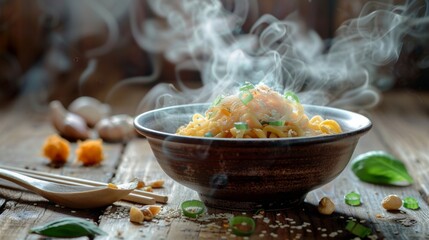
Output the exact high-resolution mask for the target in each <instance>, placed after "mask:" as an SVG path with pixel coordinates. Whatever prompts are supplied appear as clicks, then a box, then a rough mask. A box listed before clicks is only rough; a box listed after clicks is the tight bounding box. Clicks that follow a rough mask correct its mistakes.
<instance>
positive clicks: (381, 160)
mask: <svg viewBox="0 0 429 240" xmlns="http://www.w3.org/2000/svg"><path fill="white" fill-rule="evenodd" d="M351 169H352V171H353V172H354V174H355V175H356V176H357V177H358V178H359V179H360V180H361V181H364V182H369V183H375V184H387V185H394V186H408V185H410V184H412V183H413V178H412V177H411V176H410V174H409V173H408V171H407V169H406V167H405V165H404V164H403V163H402V162H401V161H400V160H398V159H396V158H394V157H393V156H392V155H390V154H388V153H386V152H383V151H370V152H367V153H364V154H361V155H359V156H357V157H356V158H355V159H353V161H352V162H351Z"/></svg>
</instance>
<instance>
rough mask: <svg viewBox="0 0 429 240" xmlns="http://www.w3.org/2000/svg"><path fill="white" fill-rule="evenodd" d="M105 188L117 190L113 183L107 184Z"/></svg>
mask: <svg viewBox="0 0 429 240" xmlns="http://www.w3.org/2000/svg"><path fill="white" fill-rule="evenodd" d="M107 187H108V188H111V189H118V186H116V184H114V183H109V184H107Z"/></svg>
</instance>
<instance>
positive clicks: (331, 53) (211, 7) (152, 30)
mask: <svg viewBox="0 0 429 240" xmlns="http://www.w3.org/2000/svg"><path fill="white" fill-rule="evenodd" d="M138 3H139V2H138V1H137V2H135V4H136V6H138ZM229 3H230V4H228V5H222V4H221V2H220V1H215V0H204V1H202V0H180V1H179V0H178V1H166V0H161V1H160V0H149V1H148V4H149V6H150V8H151V10H152V11H153V12H154V13H156V14H157V15H158V17H157V18H154V19H145V20H144V21H141V19H140V21H139V11H141V8H139V7H136V6H134V7H133V8H132V10H131V11H133V13H132V14H130V16H131V22H132V24H133V25H134V27H135V28H134V29H133V30H134V31H133V34H134V37H135V38H136V40H137V41H138V42H139V45H140V46H141V47H142V48H143V49H144V50H146V51H149V52H156V53H163V55H164V56H165V58H166V59H168V60H169V61H171V62H173V63H175V64H176V66H177V68H176V72H177V74H176V75H177V80H178V84H177V86H176V87H177V88H178V89H179V91H178V90H176V88H172V87H171V86H168V85H166V84H159V85H157V86H156V87H155V88H153V89H152V91H151V92H149V94H147V95H146V96H145V98H144V99H143V100H142V102H141V103H140V107H139V110H138V111H140V112H141V111H144V110H147V109H149V108H153V107H160V106H165V105H174V104H180V103H189V102H206V101H210V100H211V99H213V98H214V97H216V96H217V95H219V94H228V93H230V92H231V91H232V90H233V89H235V88H236V87H237V86H239V85H240V84H241V83H243V82H244V81H249V82H252V83H259V82H263V83H265V84H267V85H269V86H272V87H273V88H275V89H276V90H278V91H283V90H286V89H288V90H292V91H296V92H298V95H299V96H300V98H301V100H302V102H304V103H310V104H318V105H331V106H335V107H342V108H349V109H365V108H371V107H373V106H375V105H376V104H377V103H378V102H379V98H380V93H379V90H378V89H380V88H381V89H382V88H383V85H391V81H393V78H391V77H390V78H389V76H386V75H385V76H381V75H379V73H378V68H379V67H380V66H385V65H387V64H389V63H392V62H395V61H396V60H397V59H398V57H399V55H400V51H401V48H402V46H403V39H404V37H405V36H412V37H415V38H421V37H428V34H427V32H428V31H427V29H428V26H429V18H428V17H427V16H428V5H427V4H424V2H422V1H410V3H407V4H406V5H403V6H394V5H390V4H383V3H376V2H370V3H368V4H366V5H365V7H364V8H363V9H362V11H361V14H360V16H359V17H358V18H356V19H351V20H348V21H346V22H345V23H344V24H342V25H341V27H340V28H339V29H338V30H337V32H336V37H335V38H334V39H332V41H331V44H330V45H328V46H327V45H326V44H325V42H324V41H323V40H322V39H321V38H320V37H319V35H318V34H317V33H316V32H314V31H312V30H307V29H306V28H305V27H303V26H302V24H301V23H300V21H299V19H297V17H296V16H294V15H291V16H289V17H288V18H286V19H283V20H279V19H276V18H275V17H273V16H271V15H263V16H261V17H260V18H259V19H258V20H257V21H256V22H255V23H254V25H253V27H252V28H251V29H250V31H249V32H248V33H244V32H243V30H242V25H243V23H244V22H245V20H246V18H247V16H248V14H249V12H250V11H254V10H255V8H257V6H256V2H255V1H239V0H235V1H232V2H229ZM227 8H228V9H227ZM422 29H426V31H422ZM183 70H196V71H199V72H200V74H201V79H202V83H203V86H202V87H201V88H199V89H191V88H188V87H186V85H185V84H184V83H183V82H184V81H186V79H184V80H182V79H180V74H179V73H180V72H181V71H183ZM154 104H155V105H154Z"/></svg>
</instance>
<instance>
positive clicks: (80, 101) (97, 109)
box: [68, 96, 110, 127]
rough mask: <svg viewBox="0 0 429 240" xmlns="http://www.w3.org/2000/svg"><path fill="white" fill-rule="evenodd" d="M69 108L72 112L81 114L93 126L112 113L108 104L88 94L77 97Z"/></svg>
mask: <svg viewBox="0 0 429 240" xmlns="http://www.w3.org/2000/svg"><path fill="white" fill-rule="evenodd" d="M68 109H69V111H70V112H73V113H75V114H77V115H79V116H81V117H82V118H83V119H84V120H85V121H86V123H87V124H88V126H90V127H93V126H94V125H95V124H97V122H98V121H100V120H101V119H102V118H105V117H107V116H109V114H110V106H109V105H108V104H104V103H101V102H100V101H99V100H97V99H95V98H92V97H87V96H84V97H79V98H76V99H75V100H74V101H73V102H72V103H71V104H70V106H69V108H68Z"/></svg>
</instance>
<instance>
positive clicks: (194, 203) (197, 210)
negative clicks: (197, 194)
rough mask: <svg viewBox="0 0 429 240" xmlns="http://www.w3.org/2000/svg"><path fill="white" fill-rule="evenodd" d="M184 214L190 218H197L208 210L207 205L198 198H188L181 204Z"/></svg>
mask: <svg viewBox="0 0 429 240" xmlns="http://www.w3.org/2000/svg"><path fill="white" fill-rule="evenodd" d="M180 207H181V208H182V212H183V215H185V216H187V217H190V218H197V217H199V216H200V215H202V214H203V213H204V212H205V211H206V206H205V205H204V203H203V202H201V201H198V200H188V201H184V202H182V204H181V205H180Z"/></svg>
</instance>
